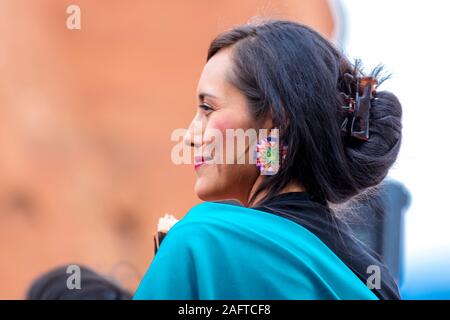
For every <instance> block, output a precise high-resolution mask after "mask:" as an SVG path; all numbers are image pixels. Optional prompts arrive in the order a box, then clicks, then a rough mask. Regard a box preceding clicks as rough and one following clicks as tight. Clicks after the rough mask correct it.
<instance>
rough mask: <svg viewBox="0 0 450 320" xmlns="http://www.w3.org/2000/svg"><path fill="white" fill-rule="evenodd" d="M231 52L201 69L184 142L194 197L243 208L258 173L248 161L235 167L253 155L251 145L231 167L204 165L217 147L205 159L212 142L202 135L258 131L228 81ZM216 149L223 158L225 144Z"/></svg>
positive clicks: (239, 94)
mask: <svg viewBox="0 0 450 320" xmlns="http://www.w3.org/2000/svg"><path fill="white" fill-rule="evenodd" d="M231 50H232V48H225V49H222V50H220V51H219V52H218V53H217V54H215V55H214V56H213V57H212V58H211V59H210V60H209V61H208V62H207V63H206V65H205V66H204V68H203V71H202V73H201V76H200V80H199V82H198V86H197V99H198V106H197V110H196V114H195V116H194V119H193V120H192V122H191V124H190V126H189V129H188V131H187V133H186V135H185V137H184V142H185V143H186V144H188V145H189V146H191V147H193V148H194V154H195V160H194V161H195V166H194V167H195V172H196V175H197V180H196V183H195V188H194V189H195V193H196V194H197V196H198V197H199V198H200V199H202V200H204V201H217V200H226V199H235V200H238V201H240V202H241V203H242V204H244V205H246V204H247V202H248V199H249V196H250V195H251V192H252V189H253V188H254V186H255V183H256V181H257V179H258V177H259V171H258V169H257V167H256V166H255V164H251V163H249V161H245V163H244V164H237V163H238V161H237V159H238V158H240V157H246V159H249V157H250V154H249V153H250V152H253V150H252V147H251V142H250V141H249V140H246V143H245V148H242V150H237V151H236V152H234V155H233V156H232V157H233V158H234V163H228V161H227V163H217V162H214V161H206V160H210V158H211V156H214V152H215V151H216V152H217V151H218V150H217V148H218V146H219V145H220V144H217V145H216V150H215V151H214V150H212V151H211V153H210V154H208V155H205V150H207V149H208V147H207V145H208V144H210V143H211V142H212V141H211V140H212V138H211V137H210V136H209V135H208V134H205V133H207V132H214V130H216V131H219V132H221V133H222V135H223V137H225V136H226V130H227V129H243V130H244V131H246V130H247V129H256V130H258V129H259V128H258V124H259V122H258V121H257V120H256V119H254V118H253V117H252V115H251V111H250V109H249V107H248V103H247V100H246V97H245V95H244V94H243V93H242V92H241V91H240V90H238V89H237V88H236V87H234V86H233V85H232V84H231V83H230V82H229V81H228V76H229V74H228V73H229V72H230V70H231V69H232V58H231V52H232V51H231ZM264 123H266V121H265V122H264ZM220 148H221V150H220V151H221V152H222V154H223V155H225V153H226V151H227V150H225V149H226V143H223V144H222V145H221V147H220ZM228 151H229V150H228Z"/></svg>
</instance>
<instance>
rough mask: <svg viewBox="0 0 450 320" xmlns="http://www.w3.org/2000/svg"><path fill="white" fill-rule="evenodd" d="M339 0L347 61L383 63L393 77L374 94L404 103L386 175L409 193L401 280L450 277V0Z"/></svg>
mask: <svg viewBox="0 0 450 320" xmlns="http://www.w3.org/2000/svg"><path fill="white" fill-rule="evenodd" d="M331 1H333V0H331ZM340 3H341V5H342V7H343V12H344V16H345V18H346V21H345V22H344V24H345V25H344V28H345V38H344V39H343V40H344V43H343V45H344V47H345V51H346V52H347V54H348V56H349V57H350V58H361V59H362V61H363V63H364V65H365V66H366V67H367V69H368V70H370V69H371V68H372V67H374V66H376V65H377V64H378V63H380V62H381V63H383V64H384V65H385V66H386V70H387V71H388V72H389V73H392V74H393V76H392V78H391V79H390V80H387V81H386V82H385V83H383V84H382V85H381V86H380V88H379V90H389V91H392V92H393V93H395V94H396V95H397V97H398V98H399V99H400V101H401V103H402V105H403V125H404V127H403V128H404V130H403V139H404V140H403V145H402V149H401V152H400V156H399V159H398V161H397V163H396V165H395V166H394V168H393V169H392V170H391V173H390V176H391V177H392V178H394V179H396V180H399V181H400V182H402V183H403V184H404V185H405V186H406V187H407V188H408V189H409V191H410V192H411V196H412V203H411V207H410V209H409V211H408V212H407V213H406V216H405V222H406V224H405V236H406V238H405V246H406V247H405V250H406V251H405V278H404V283H405V285H407V284H408V281H413V280H414V279H413V274H414V273H415V272H416V270H430V271H431V270H432V272H433V273H436V272H438V273H440V274H439V275H437V274H434V276H440V277H442V276H445V277H446V279H450V209H449V205H448V203H447V202H448V199H450V193H449V190H450V186H449V183H450V169H449V167H450V99H449V97H450V1H448V0H428V1H420V0H409V1H408V0H390V1H387V0H378V1H370V0H342V1H340ZM447 94H449V96H447ZM408 279H409V280H408ZM448 283H450V281H449V282H448Z"/></svg>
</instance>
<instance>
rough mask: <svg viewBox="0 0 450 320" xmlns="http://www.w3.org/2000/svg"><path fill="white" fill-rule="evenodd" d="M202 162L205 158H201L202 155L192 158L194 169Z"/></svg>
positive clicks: (202, 163)
mask: <svg viewBox="0 0 450 320" xmlns="http://www.w3.org/2000/svg"><path fill="white" fill-rule="evenodd" d="M204 164H205V159H204V158H203V156H202V157H195V158H194V170H197V169H198V168H200V167H201V166H202V165H204Z"/></svg>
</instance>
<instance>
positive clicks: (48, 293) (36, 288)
mask: <svg viewBox="0 0 450 320" xmlns="http://www.w3.org/2000/svg"><path fill="white" fill-rule="evenodd" d="M66 271H67V266H62V267H58V268H56V269H54V270H52V271H49V272H47V273H45V274H43V275H42V276H40V277H39V278H38V279H36V280H35V281H34V282H33V283H32V285H31V286H30V288H29V289H28V292H27V294H26V299H27V300H130V299H131V298H132V295H131V293H130V292H128V291H127V290H125V289H122V288H121V287H120V286H119V285H117V284H116V283H114V282H113V281H112V280H110V279H108V278H106V277H104V276H102V275H100V274H98V273H96V272H94V271H92V270H91V269H89V268H87V267H84V266H80V280H81V288H80V289H69V288H68V286H67V279H68V277H69V276H70V274H68V273H67V272H66Z"/></svg>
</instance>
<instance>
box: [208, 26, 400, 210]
mask: <svg viewBox="0 0 450 320" xmlns="http://www.w3.org/2000/svg"><path fill="white" fill-rule="evenodd" d="M227 47H231V48H232V52H231V55H232V62H233V67H232V69H231V70H230V72H229V74H228V76H229V79H228V80H229V81H230V82H231V83H232V84H233V85H234V86H235V87H237V88H238V89H239V90H241V91H242V92H243V93H244V94H245V96H246V98H247V102H248V104H249V107H250V109H251V111H252V114H253V116H254V117H255V119H261V118H264V117H265V116H267V115H270V116H271V117H272V120H273V122H274V125H275V126H276V127H278V128H279V129H280V140H281V141H283V142H284V143H285V144H286V145H287V147H288V153H287V156H286V158H285V160H284V162H283V164H282V166H281V168H280V170H279V171H278V172H277V174H275V175H273V176H265V180H264V181H263V183H262V184H261V186H260V188H259V189H258V190H257V192H256V193H255V194H254V196H253V198H252V200H251V201H250V203H251V202H252V201H254V199H255V197H256V196H257V195H258V194H259V193H260V192H261V191H263V190H265V191H267V193H266V195H265V199H267V198H268V197H270V196H273V195H276V194H277V193H279V192H280V191H281V190H282V189H283V188H284V187H285V186H286V185H288V184H289V183H290V182H293V181H294V182H299V183H301V184H302V185H303V186H304V187H305V188H306V190H307V192H309V193H310V194H311V195H312V196H313V197H314V198H315V199H317V200H318V201H319V202H323V203H324V204H327V203H328V204H330V203H331V204H333V203H335V204H337V203H342V202H345V201H347V200H349V199H350V198H351V197H353V196H355V195H357V194H359V193H361V192H363V191H364V190H366V189H367V188H369V187H372V186H376V185H378V184H379V183H380V182H381V181H382V180H383V179H384V178H385V176H386V175H387V173H388V170H389V168H390V167H391V166H392V164H393V163H394V162H395V160H396V158H397V155H398V152H399V149H400V144H401V129H402V124H401V116H402V107H401V104H400V102H399V100H398V99H397V98H396V96H395V95H394V94H392V93H390V92H386V91H378V92H377V95H376V98H375V99H373V100H372V102H371V105H372V107H371V109H370V120H369V124H370V125H369V128H370V131H369V134H370V137H369V139H368V140H367V141H350V140H348V137H347V138H346V137H345V136H344V135H343V134H342V131H341V129H340V125H341V123H342V121H343V115H342V114H341V113H340V112H339V109H340V106H342V105H343V101H342V98H341V95H340V92H345V90H346V89H345V83H344V74H345V73H350V74H351V75H353V76H355V77H357V76H363V75H364V73H363V70H362V68H361V66H360V65H359V64H357V63H351V62H350V61H349V60H348V58H347V57H345V55H344V54H342V53H341V52H340V50H338V49H337V48H335V47H334V45H333V44H332V43H330V42H329V41H328V40H326V39H325V38H324V37H323V36H321V35H320V34H319V33H318V32H316V31H314V30H312V29H311V28H309V27H307V26H305V25H302V24H299V23H296V22H292V21H286V20H268V21H263V22H260V23H252V24H247V25H242V26H239V27H236V28H234V29H232V30H230V31H227V32H224V33H222V34H220V35H219V36H217V37H216V38H215V39H214V40H213V41H212V43H211V44H210V47H209V50H208V55H207V60H209V59H211V57H213V56H214V55H215V54H216V53H217V52H219V51H220V50H221V49H224V48H227ZM380 71H381V67H378V68H376V70H375V72H373V73H372V75H373V76H374V77H379V75H380V74H381V73H380ZM382 80H383V79H379V82H380V83H381V82H382Z"/></svg>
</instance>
